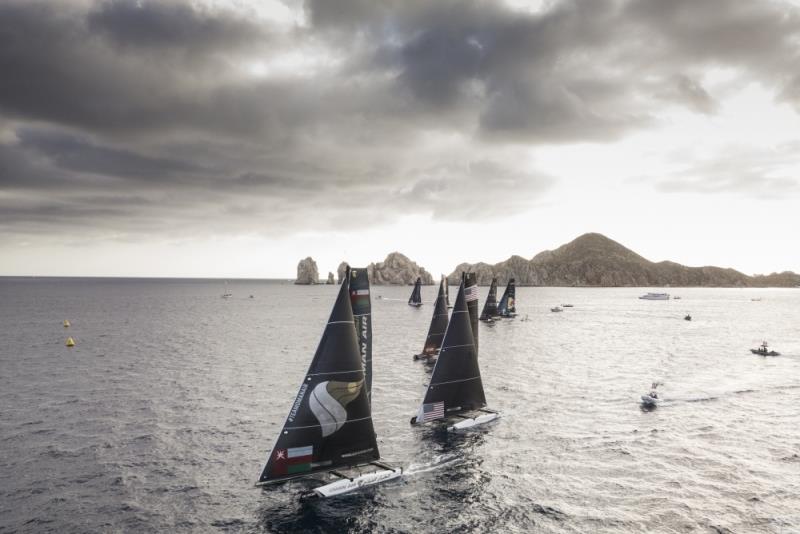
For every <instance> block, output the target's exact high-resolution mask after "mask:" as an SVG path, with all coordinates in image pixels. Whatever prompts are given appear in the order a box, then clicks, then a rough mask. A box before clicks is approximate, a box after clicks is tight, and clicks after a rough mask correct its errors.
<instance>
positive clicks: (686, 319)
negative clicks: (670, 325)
mask: <svg viewBox="0 0 800 534" xmlns="http://www.w3.org/2000/svg"><path fill="white" fill-rule="evenodd" d="M683 320H684V321H691V320H692V316H691V315H690V314H688V313H687V314H686V315H685V316H684V318H683Z"/></svg>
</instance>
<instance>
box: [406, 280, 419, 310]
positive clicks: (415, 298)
mask: <svg viewBox="0 0 800 534" xmlns="http://www.w3.org/2000/svg"><path fill="white" fill-rule="evenodd" d="M408 305H409V306H422V278H420V277H417V281H416V282H414V291H412V292H411V296H410V297H409V298H408Z"/></svg>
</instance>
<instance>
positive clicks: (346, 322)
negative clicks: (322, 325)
mask: <svg viewBox="0 0 800 534" xmlns="http://www.w3.org/2000/svg"><path fill="white" fill-rule="evenodd" d="M328 324H353V321H331V322H329V323H328Z"/></svg>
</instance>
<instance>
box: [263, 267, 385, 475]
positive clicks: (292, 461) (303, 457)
mask: <svg viewBox="0 0 800 534" xmlns="http://www.w3.org/2000/svg"><path fill="white" fill-rule="evenodd" d="M350 279H351V277H350V272H349V269H348V271H347V276H345V279H344V281H343V282H342V285H341V288H340V290H339V295H338V297H337V298H336V303H335V304H334V306H333V311H332V312H331V316H330V319H329V320H328V324H327V325H326V327H325V331H324V332H323V334H322V339H321V340H320V342H319V346H318V347H317V352H316V353H315V354H314V359H313V360H312V361H311V365H310V366H309V368H308V372H307V373H306V376H305V378H304V380H303V383H302V385H301V386H300V390H299V391H298V393H297V397H296V399H295V401H294V404H293V405H292V408H291V410H290V411H289V416H288V417H287V418H286V422H285V423H284V425H283V429H282V430H281V433H280V434H279V436H278V439H277V441H276V443H275V446H274V447H273V449H272V452H270V455H269V457H268V458H267V463H266V465H265V466H264V470H263V471H262V473H261V476H260V477H259V479H258V484H266V483H269V482H274V481H280V480H287V479H290V478H297V477H301V476H306V475H309V474H311V473H317V472H322V471H331V470H333V469H336V468H338V467H348V466H356V465H364V464H367V463H369V462H372V461H376V460H378V459H380V454H379V452H378V444H377V441H376V436H375V429H374V428H373V425H372V413H371V410H370V402H369V398H368V395H367V387H366V385H365V381H366V378H365V375H364V367H363V364H362V360H361V351H360V350H359V344H358V337H357V336H356V329H355V327H354V324H355V322H354V318H353V310H352V305H351V303H350Z"/></svg>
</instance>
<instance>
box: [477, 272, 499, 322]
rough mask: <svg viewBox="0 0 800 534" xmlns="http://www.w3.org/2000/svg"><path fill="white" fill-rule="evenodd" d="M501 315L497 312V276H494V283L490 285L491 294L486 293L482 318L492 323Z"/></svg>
mask: <svg viewBox="0 0 800 534" xmlns="http://www.w3.org/2000/svg"><path fill="white" fill-rule="evenodd" d="M499 316H500V314H499V313H498V312H497V278H492V285H491V286H489V294H488V295H486V302H485V303H484V304H483V311H482V312H481V316H480V320H481V321H485V322H487V323H491V322H493V321H494V319H495V317H499Z"/></svg>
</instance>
